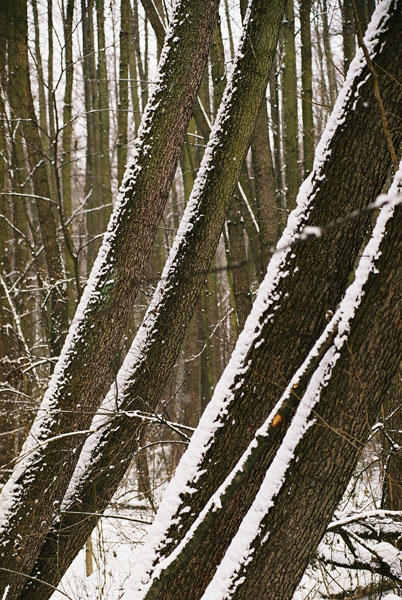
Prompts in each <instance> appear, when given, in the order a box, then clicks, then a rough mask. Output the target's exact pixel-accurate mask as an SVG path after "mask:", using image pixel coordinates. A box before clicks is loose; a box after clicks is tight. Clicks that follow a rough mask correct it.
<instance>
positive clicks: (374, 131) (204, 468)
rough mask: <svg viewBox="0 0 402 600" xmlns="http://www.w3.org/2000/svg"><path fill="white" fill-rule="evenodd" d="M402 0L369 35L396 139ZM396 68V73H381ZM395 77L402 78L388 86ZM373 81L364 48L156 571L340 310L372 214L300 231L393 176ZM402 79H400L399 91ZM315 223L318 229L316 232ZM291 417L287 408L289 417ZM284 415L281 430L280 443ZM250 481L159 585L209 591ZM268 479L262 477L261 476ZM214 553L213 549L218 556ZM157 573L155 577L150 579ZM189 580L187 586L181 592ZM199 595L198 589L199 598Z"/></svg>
mask: <svg viewBox="0 0 402 600" xmlns="http://www.w3.org/2000/svg"><path fill="white" fill-rule="evenodd" d="M400 9H401V2H400V0H398V1H386V2H385V3H383V4H382V5H381V6H380V7H379V9H378V10H377V13H376V17H375V20H374V22H373V24H372V26H371V28H370V30H369V32H368V36H367V37H366V44H367V46H368V48H369V51H370V53H371V56H372V57H373V59H374V61H375V64H376V65H378V66H379V67H380V68H379V69H378V70H377V73H378V74H379V76H380V78H381V82H380V88H381V93H382V97H383V100H384V103H385V105H386V111H387V115H388V118H389V124H390V129H391V131H393V134H394V136H395V137H394V141H395V144H396V145H397V144H399V143H400V136H401V131H398V127H397V121H394V117H393V113H394V107H395V102H396V103H398V102H400V100H401V90H400V88H399V86H398V84H397V83H396V82H397V81H399V80H400V78H401V76H402V69H401V64H402V62H401V59H402V54H401V49H400V48H399V49H398V48H397V46H398V44H397V39H398V35H399V24H400V21H399V19H400ZM385 71H387V72H388V73H392V75H393V77H388V76H386V75H384V76H382V75H380V73H384V72H385ZM391 79H393V81H394V84H393V85H391V87H390V82H391ZM372 86H373V82H372V79H371V77H370V75H369V71H368V68H367V66H366V63H365V60H364V58H363V55H362V53H361V52H359V53H358V56H357V57H356V59H355V62H354V65H353V69H351V71H350V73H349V77H348V80H347V82H346V86H345V88H344V90H343V92H342V94H341V96H340V98H339V99H338V102H337V104H336V107H335V110H334V113H333V115H332V117H331V119H330V122H329V124H328V127H327V129H326V132H325V134H324V137H323V140H322V141H321V144H320V146H319V148H318V152H317V155H316V161H315V166H314V170H313V172H312V174H311V176H310V177H309V179H308V180H306V182H305V183H304V184H303V186H302V188H301V190H300V193H299V206H298V208H297V209H296V211H295V212H294V213H293V215H291V217H290V220H289V225H288V227H287V229H286V231H285V233H284V236H283V238H282V240H281V241H280V243H279V248H282V249H281V250H280V251H278V252H277V253H276V255H275V257H274V258H273V260H272V261H271V263H270V265H269V268H268V273H267V277H266V280H265V282H264V284H263V285H262V286H261V288H260V291H259V294H258V298H257V300H256V303H255V305H254V309H253V312H252V315H251V317H250V318H249V320H248V322H247V324H246V328H245V330H244V332H243V334H242V335H241V337H240V339H239V343H238V345H237V348H236V350H235V353H234V355H233V357H232V360H231V361H230V363H229V365H228V367H227V369H226V371H225V373H224V375H223V377H222V379H221V381H220V383H219V384H218V386H217V388H216V390H215V394H214V398H213V400H212V402H211V404H210V406H209V407H208V408H207V410H206V413H205V415H204V417H203V418H202V420H201V423H200V428H199V430H198V432H196V434H195V435H194V436H193V439H192V441H191V443H190V451H189V452H188V453H187V457H186V458H183V460H182V462H181V464H180V465H179V467H178V472H177V475H176V477H175V479H174V481H173V482H172V487H171V492H170V494H169V500H167V501H166V504H164V506H165V508H164V509H162V511H161V513H160V517H159V518H158V519H157V523H156V525H155V530H156V532H157V533H156V534H155V538H154V540H155V543H154V547H153V550H152V551H151V556H150V558H149V563H148V567H149V569H150V572H151V573H152V567H151V566H150V563H151V562H152V563H153V565H154V566H155V565H157V564H158V563H159V562H160V561H161V560H162V557H163V556H168V555H169V554H171V553H172V552H173V551H174V548H175V547H176V546H177V544H178V543H179V542H180V540H181V539H182V538H183V537H184V536H185V535H186V532H187V531H188V530H189V528H190V527H191V525H192V523H193V522H194V520H195V518H196V517H197V515H198V514H199V513H200V512H201V510H202V509H203V508H204V506H205V505H206V503H207V502H208V500H209V498H210V497H211V495H212V494H213V493H214V492H215V491H216V489H217V488H218V487H219V485H220V484H221V483H222V482H223V481H224V479H225V477H226V476H227V474H228V473H230V471H231V470H232V468H233V466H234V465H235V464H236V461H237V460H238V459H239V457H240V456H241V453H242V452H243V451H244V450H245V448H246V447H247V444H248V443H249V442H250V440H251V439H252V437H253V435H254V433H255V431H256V428H257V427H258V426H259V425H261V424H262V423H263V422H264V420H265V419H266V418H267V416H268V415H269V413H270V411H271V410H272V409H273V407H274V406H275V403H276V401H277V399H278V397H280V395H281V393H282V392H283V390H284V389H285V388H286V386H287V384H288V383H289V381H290V379H291V377H292V375H293V374H294V372H295V370H296V369H297V368H298V367H299V366H300V364H301V363H302V361H303V359H304V357H305V356H306V354H307V353H308V352H309V350H310V348H311V346H312V345H313V343H314V341H315V339H316V338H317V336H318V335H319V334H320V333H321V332H322V330H323V329H324V327H325V324H326V321H327V319H328V316H329V315H330V314H331V311H332V312H333V311H335V310H336V307H337V304H338V302H339V301H340V299H341V297H342V295H343V293H344V290H345V287H346V284H347V280H348V277H349V274H350V272H351V269H352V266H353V263H354V261H355V259H356V255H357V252H358V250H359V248H360V247H361V244H362V241H363V238H364V235H365V232H366V228H367V219H366V218H364V217H360V218H359V219H354V220H349V221H348V222H347V223H346V224H344V225H343V226H342V227H339V228H338V227H337V228H333V229H331V230H329V231H328V232H327V234H326V236H325V238H323V239H319V240H314V239H313V240H310V241H309V240H306V241H304V242H303V243H297V244H296V245H295V241H296V240H297V239H299V240H300V237H301V235H302V232H303V229H304V228H305V227H306V226H310V227H311V226H319V225H325V223H328V222H329V221H331V220H332V219H335V218H337V217H339V216H341V215H346V214H347V213H348V212H349V211H350V210H354V209H359V208H361V207H362V206H363V205H364V204H365V203H367V202H371V201H373V200H374V198H375V196H376V195H377V194H378V193H379V191H380V190H381V188H382V185H383V183H384V180H385V177H386V174H387V171H388V169H389V166H390V157H389V153H388V148H387V144H386V141H385V138H384V135H383V131H382V129H381V126H380V124H379V120H378V118H377V117H373V118H372V119H370V118H368V115H369V114H370V115H371V116H373V115H375V114H376V113H377V105H376V101H375V98H374V93H373V87H372ZM398 88H399V89H398ZM311 231H312V232H313V233H317V230H316V229H312V230H311ZM289 418H290V415H288V419H289ZM285 425H286V422H285V423H284V425H283V426H282V427H281V428H279V429H278V430H277V436H278V439H277V444H279V443H280V441H281V439H282V436H283V429H284V427H285ZM259 476H260V481H257V480H256V481H254V480H253V481H252V482H251V483H252V485H251V484H250V485H249V484H248V483H247V485H245V486H244V488H243V489H242V494H241V499H240V500H241V501H239V498H237V502H233V503H232V504H231V510H230V511H229V512H228V513H227V514H226V518H225V519H224V522H222V523H221V524H220V526H219V529H218V528H213V529H212V530H210V531H211V535H210V536H209V537H208V539H207V540H206V539H204V540H203V550H205V551H203V552H202V553H201V552H197V551H196V550H194V553H193V554H192V556H191V557H189V556H187V560H188V561H189V563H188V564H191V567H190V568H188V569H186V571H185V573H183V572H180V576H178V574H177V573H175V577H173V580H170V579H169V583H168V582H167V580H166V581H164V582H163V585H162V588H161V590H162V591H160V590H159V592H158V593H160V594H161V596H150V597H163V598H168V597H170V596H168V595H167V593H168V591H167V590H168V589H169V594H170V593H171V594H172V597H175V598H179V597H180V594H181V593H184V591H183V590H185V592H186V594H187V597H188V596H189V595H191V596H192V597H194V598H195V597H201V595H202V590H203V586H204V587H205V586H206V585H207V584H208V581H209V579H210V577H211V576H212V574H213V572H214V570H215V568H216V565H217V564H219V562H220V560H221V558H222V556H223V554H224V553H225V551H226V548H227V546H228V545H229V543H230V541H231V539H232V537H233V535H234V534H235V532H236V529H237V526H238V524H239V523H240V522H241V519H242V516H244V515H245V514H246V512H247V510H248V508H249V507H250V505H251V503H252V501H253V499H254V496H255V494H256V492H257V490H258V488H259V485H260V484H261V482H262V478H263V473H262V472H260V473H259ZM257 479H258V478H257ZM212 555H213V557H214V559H213V560H212V559H211V556H212ZM148 576H149V574H148V575H145V576H144V577H145V579H146V578H147V577H148ZM180 590H181V591H180ZM193 594H194V596H193Z"/></svg>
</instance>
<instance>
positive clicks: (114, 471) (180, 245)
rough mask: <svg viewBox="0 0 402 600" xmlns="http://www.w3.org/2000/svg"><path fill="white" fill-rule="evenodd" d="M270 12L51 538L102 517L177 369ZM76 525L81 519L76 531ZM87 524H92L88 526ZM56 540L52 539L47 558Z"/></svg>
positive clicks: (265, 60)
mask: <svg viewBox="0 0 402 600" xmlns="http://www.w3.org/2000/svg"><path fill="white" fill-rule="evenodd" d="M270 8H271V10H270V12H269V13H268V12H267V11H266V4H265V0H258V1H255V2H254V3H253V9H252V12H251V13H250V14H251V15H254V19H250V20H249V21H247V22H246V25H245V33H244V35H243V37H242V40H241V42H240V51H239V53H238V57H237V59H236V61H235V66H234V70H233V73H232V78H231V80H230V82H229V83H228V85H227V87H226V90H225V94H224V98H223V101H222V105H221V107H220V110H219V111H218V115H217V118H216V121H215V125H214V127H213V129H212V132H211V136H210V140H209V143H208V146H207V149H206V152H205V156H204V158H203V161H202V164H201V167H200V170H199V173H198V176H197V179H196V183H195V185H194V189H193V191H192V194H191V197H190V200H189V202H188V204H187V207H186V210H185V214H184V216H183V219H182V221H181V224H180V227H179V230H178V233H177V235H176V238H175V241H174V244H173V247H172V250H171V252H170V254H169V258H168V260H167V263H166V265H165V268H164V271H163V273H162V277H161V281H160V283H159V285H158V287H157V289H156V292H155V294H154V297H153V299H152V301H151V304H150V306H149V308H148V311H147V313H146V316H145V318H144V321H143V323H142V325H141V327H140V329H139V331H138V333H137V335H136V337H135V340H134V342H133V345H132V347H131V349H130V351H129V353H128V355H127V357H126V359H125V361H124V364H123V366H122V368H121V369H120V371H119V373H118V375H117V380H116V382H115V383H114V384H113V386H112V387H111V389H110V391H109V394H108V396H107V398H106V399H105V402H104V403H103V405H102V407H101V411H100V413H99V415H98V416H97V417H96V418H95V419H94V421H93V424H92V429H93V431H94V434H93V435H92V436H91V437H90V438H89V439H88V441H87V443H86V444H85V446H84V449H83V451H82V454H81V458H80V462H79V465H78V467H77V469H76V471H75V474H74V476H73V478H72V481H71V483H70V486H69V489H68V492H67V495H66V497H65V500H64V502H63V505H62V516H61V520H60V521H58V522H57V523H55V524H54V531H55V533H54V537H56V538H57V531H58V527H60V529H61V531H63V529H64V522H63V521H62V519H63V517H64V518H65V519H66V520H68V519H69V518H70V519H71V516H70V515H71V514H72V512H73V513H74V514H76V513H77V515H78V513H79V511H80V510H82V511H89V512H100V509H99V502H101V503H104V504H103V505H102V506H104V505H105V503H106V502H107V499H111V494H112V493H113V492H114V491H115V489H116V488H117V486H118V484H119V477H120V478H121V477H122V472H123V471H124V467H125V466H126V465H127V457H129V458H131V456H132V454H133V453H134V452H135V450H136V443H137V442H136V437H135V436H136V432H137V430H138V427H139V426H140V423H141V421H140V419H137V418H135V417H133V414H135V411H136V410H141V409H142V410H145V409H146V408H147V407H148V408H150V409H151V410H153V409H154V408H155V405H156V403H157V402H158V399H159V397H160V395H161V393H162V391H163V387H164V384H166V383H167V380H168V377H169V375H170V372H171V369H172V368H173V365H174V362H175V361H176V358H177V355H178V353H179V350H180V346H181V343H182V341H183V339H184V335H185V332H186V330H187V327H188V325H189V322H190V319H191V317H192V314H193V311H194V309H195V307H196V303H197V300H198V296H199V292H200V290H201V287H202V283H203V281H204V279H205V273H206V271H207V270H208V268H209V266H210V262H211V260H212V258H213V256H214V254H215V251H216V247H217V245H218V241H219V236H220V233H221V230H222V226H223V223H224V220H225V215H226V212H227V207H228V204H229V202H230V200H231V199H232V197H233V193H234V190H235V186H236V182H237V180H238V176H239V172H240V169H241V165H242V161H243V159H244V157H245V155H246V153H247V150H248V146H249V139H250V137H251V134H252V132H253V129H254V127H255V119H256V116H257V114H258V110H259V107H260V104H261V100H262V97H263V94H264V92H265V90H266V85H267V80H268V76H269V71H270V67H271V64H272V59H273V56H274V53H275V49H276V42H277V38H278V33H279V27H280V23H281V19H282V15H283V6H282V1H281V0H279V1H277V0H273V1H272V2H271V5H270ZM257 66H258V68H257ZM156 370H157V373H158V378H157V382H155V372H156ZM143 398H145V402H143V401H142V399H143ZM133 409H134V410H133ZM126 411H127V412H126ZM103 425H105V426H104V427H103ZM128 438H129V439H128ZM113 486H114V487H113ZM91 489H96V495H97V496H98V497H100V498H101V500H100V501H98V504H97V509H96V511H95V509H94V507H93V506H92V505H90V503H91V502H92V503H94V494H91V493H90V491H91ZM74 503H75V504H74ZM63 511H64V512H63ZM80 520H81V519H80V517H79V515H78V516H77V521H80ZM87 523H88V520H87ZM91 524H92V526H93V524H94V523H92V521H91V523H90V525H91ZM66 528H68V530H69V531H70V532H71V533H70V535H67V536H65V535H60V544H61V545H63V544H67V545H68V549H69V552H71V553H72V552H73V551H72V548H73V547H74V550H75V549H79V547H80V540H81V544H82V542H83V541H84V539H86V537H87V536H88V532H86V533H87V535H86V537H83V531H81V529H80V527H79V524H78V523H77V527H75V528H74V527H73V526H72V525H71V522H70V523H69V525H68V526H66ZM82 529H84V526H82ZM52 536H53V534H52V535H51V536H49V537H50V538H51V539H49V540H48V542H49V543H48V547H47V548H48V551H49V547H51V545H52V540H53V537H52ZM82 537H83V539H81V538H82ZM56 543H58V542H56ZM45 545H46V544H45ZM59 547H60V546H59ZM45 554H46V549H43V553H42V555H41V557H40V559H39V561H38V564H37V567H38V570H39V573H40V577H44V578H46V575H47V572H48V571H49V569H47V568H46V559H45V558H44V555H45ZM49 554H50V555H51V551H49ZM42 559H43V560H42ZM49 562H50V561H47V563H48V564H49ZM41 566H42V568H43V570H41ZM63 568H64V564H63ZM58 571H60V568H59V569H58ZM29 585H30V586H32V585H33V584H29ZM27 588H28V586H27Z"/></svg>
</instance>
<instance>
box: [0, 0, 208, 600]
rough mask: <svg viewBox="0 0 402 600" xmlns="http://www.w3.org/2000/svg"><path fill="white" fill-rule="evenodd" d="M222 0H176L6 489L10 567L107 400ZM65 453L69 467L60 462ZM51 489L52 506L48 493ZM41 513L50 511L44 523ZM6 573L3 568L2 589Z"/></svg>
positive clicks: (55, 499)
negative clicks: (121, 168)
mask: <svg viewBox="0 0 402 600" xmlns="http://www.w3.org/2000/svg"><path fill="white" fill-rule="evenodd" d="M218 4H219V2H218V0H208V2H206V3H204V4H203V10H200V8H199V5H198V3H197V2H194V0H181V1H178V2H177V4H176V7H175V12H174V15H173V17H172V20H171V24H170V30H169V33H168V34H167V36H166V42H165V46H164V50H163V52H162V57H161V61H160V65H159V79H158V83H157V85H156V87H155V89H154V92H153V94H152V97H151V98H150V100H149V102H148V105H147V107H146V110H145V113H144V117H143V120H142V125H141V128H140V131H139V135H138V138H137V141H136V144H135V151H134V157H133V159H132V161H131V163H130V166H129V167H128V168H127V171H126V174H125V177H124V179H123V183H122V186H121V189H120V193H119V198H118V201H117V202H116V205H115V208H114V211H113V214H112V217H111V220H110V223H109V226H108V230H107V232H106V234H105V236H104V240H103V243H102V246H101V248H100V251H99V254H98V257H97V259H96V261H95V264H94V266H93V269H92V271H91V274H90V277H89V280H88V282H87V285H86V288H85V290H84V293H83V295H82V298H81V301H80V304H79V307H78V310H77V313H76V315H75V318H74V320H73V323H72V325H71V328H70V331H69V334H68V336H67V338H66V341H65V344H64V347H63V350H62V353H61V356H60V359H59V361H58V363H57V366H56V368H55V371H54V373H53V376H52V379H51V381H50V384H49V387H48V390H47V392H46V394H45V396H44V398H43V401H42V404H41V406H40V408H39V411H38V416H37V418H36V420H35V422H34V425H33V427H32V429H31V432H30V434H29V437H28V439H27V441H26V443H25V445H24V448H23V450H22V454H21V458H20V460H19V462H18V464H17V467H16V469H15V471H14V472H13V474H12V476H11V478H10V480H9V481H8V482H7V484H6V485H5V486H4V488H3V490H2V492H1V496H0V506H1V513H0V547H1V552H0V554H1V555H2V556H3V558H4V559H5V561H6V563H7V564H8V565H9V566H10V565H11V564H13V561H15V558H13V552H14V551H13V550H12V549H11V547H12V546H13V545H14V546H15V544H16V542H15V540H14V539H12V538H13V537H15V536H16V535H18V532H19V531H20V530H22V531H23V536H28V538H27V539H30V541H31V542H32V544H33V545H36V544H38V543H39V541H38V540H39V539H40V537H41V535H43V533H44V532H45V530H46V528H47V527H48V526H49V525H50V523H51V519H52V514H53V513H54V512H57V509H58V507H59V501H60V495H61V498H62V497H63V495H64V491H65V488H66V486H67V484H68V480H69V473H71V471H72V469H73V468H74V464H75V462H76V461H77V459H78V455H79V452H78V451H77V450H79V447H80V445H82V442H83V439H84V436H82V438H81V439H80V441H79V442H77V443H74V444H73V443H71V438H69V436H68V433H69V432H70V431H71V432H74V431H76V430H77V429H79V430H87V429H88V426H89V425H90V421H91V412H92V414H93V412H95V411H96V409H97V408H98V406H99V404H100V401H101V399H102V396H103V394H104V392H105V386H108V385H110V382H111V380H112V378H113V375H114V371H115V370H116V364H115V356H116V354H118V352H119V350H120V346H121V340H122V337H124V334H125V327H126V324H127V322H128V319H129V318H130V315H131V309H132V303H133V301H134V298H135V295H136V292H137V291H138V289H139V285H140V280H141V277H142V274H143V271H144V268H145V264H146V258H147V256H148V254H149V252H150V250H151V247H152V240H153V237H154V234H155V233H156V230H157V224H158V221H159V217H160V215H161V212H162V210H163V206H164V204H165V201H166V198H167V196H168V192H169V188H170V183H171V180H172V178H173V176H174V173H175V169H176V165H177V161H178V158H179V153H180V147H181V144H182V141H183V139H184V135H185V132H186V129H187V124H188V121H189V119H190V117H191V111H192V107H193V104H194V101H195V97H196V92H197V89H198V86H199V83H200V80H201V77H202V74H203V71H204V66H205V62H206V60H207V55H208V47H209V40H210V36H211V33H212V29H213V24H214V20H215V17H216V14H217V8H218ZM176 95H178V96H179V98H180V102H179V101H178V99H177V96H176ZM123 248H124V251H123ZM106 338H107V341H106ZM106 389H107V388H106ZM80 409H82V413H80ZM49 438H52V439H53V441H52V444H51V445H50V444H48V443H47V440H48V439H49ZM75 439H76V438H75ZM50 448H51V456H50V458H49V449H50ZM57 453H59V454H61V456H62V464H63V468H62V467H61V466H60V467H59V468H58V469H57V468H56V466H55V461H56V462H57V460H56V459H57V457H58V454H57ZM59 458H60V456H59ZM45 475H46V476H47V477H45ZM44 493H45V494H46V495H47V506H45V505H44V503H43V502H42V496H43V494H44ZM53 503H54V506H53ZM42 505H43V506H42ZM33 513H35V515H36V513H41V515H40V517H39V521H40V527H39V531H38V524H37V523H36V518H33V516H32V515H33ZM25 545H27V546H29V544H25V541H23V543H22V544H21V545H20V546H19V550H18V553H19V557H20V559H21V557H22V556H23V555H25V554H29V553H30V550H29V548H28V549H27V548H25ZM25 550H27V552H25ZM33 554H34V551H33ZM29 560H31V559H29ZM23 563H24V560H22V559H21V560H20V562H19V564H18V568H21V569H24V570H27V569H28V570H29V568H28V567H27V566H26V565H25V566H24V564H23ZM10 568H11V566H10ZM4 577H6V576H5V575H4V572H3V573H0V593H1V590H2V588H1V586H2V585H3V583H2V580H3V579H4ZM7 597H8V596H7Z"/></svg>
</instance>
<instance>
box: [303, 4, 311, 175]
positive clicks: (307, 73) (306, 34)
mask: <svg viewBox="0 0 402 600" xmlns="http://www.w3.org/2000/svg"><path fill="white" fill-rule="evenodd" d="M310 11H311V0H300V33H301V69H302V73H301V94H302V115H303V175H304V177H307V175H309V174H310V172H311V170H312V168H313V160H314V121H313V69H312V61H311V28H310V16H311V12H310Z"/></svg>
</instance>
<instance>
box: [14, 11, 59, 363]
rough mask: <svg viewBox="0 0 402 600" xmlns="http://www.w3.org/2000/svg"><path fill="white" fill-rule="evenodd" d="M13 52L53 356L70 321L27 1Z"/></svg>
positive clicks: (16, 23)
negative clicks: (36, 98) (35, 93)
mask: <svg viewBox="0 0 402 600" xmlns="http://www.w3.org/2000/svg"><path fill="white" fill-rule="evenodd" d="M8 8H9V12H8V16H9V30H8V31H9V54H10V52H11V53H12V55H13V61H12V73H13V78H12V79H13V83H11V86H10V87H13V89H12V92H11V90H10V92H11V93H12V94H15V99H14V104H15V108H16V109H17V105H18V112H16V113H15V114H18V116H19V117H20V118H21V119H22V124H23V134H24V138H25V141H26V148H27V155H28V162H29V166H30V169H31V171H32V181H33V187H34V192H35V194H36V195H37V196H39V197H40V198H38V199H37V201H36V207H37V214H38V219H39V226H40V232H41V237H42V241H43V245H44V249H45V256H46V264H47V270H48V274H49V279H50V286H51V294H50V296H51V325H50V333H49V349H50V353H51V356H54V357H55V356H58V355H59V354H60V351H61V348H62V345H63V341H64V336H65V333H66V330H67V324H68V307H67V297H66V290H65V282H64V279H65V274H64V268H63V262H62V259H61V254H60V248H59V245H58V240H57V229H56V218H55V214H54V209H53V206H52V205H51V203H50V202H49V199H50V186H49V181H48V175H47V170H46V165H45V162H44V159H43V154H42V148H41V140H40V135H39V128H38V122H37V119H36V116H35V109H34V104H33V98H32V92H31V84H30V79H29V68H28V43H27V39H28V33H27V5H26V0H18V2H14V3H13V6H12V7H11V5H10V6H9V7H8Z"/></svg>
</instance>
